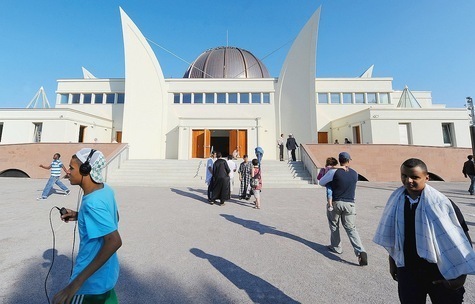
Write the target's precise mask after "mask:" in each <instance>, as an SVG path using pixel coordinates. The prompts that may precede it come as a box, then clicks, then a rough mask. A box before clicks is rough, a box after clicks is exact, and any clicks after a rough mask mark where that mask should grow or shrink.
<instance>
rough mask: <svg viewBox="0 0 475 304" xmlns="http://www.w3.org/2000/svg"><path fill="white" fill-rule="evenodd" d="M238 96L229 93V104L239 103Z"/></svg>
mask: <svg viewBox="0 0 475 304" xmlns="http://www.w3.org/2000/svg"><path fill="white" fill-rule="evenodd" d="M237 100H238V94H237V93H228V103H237Z"/></svg>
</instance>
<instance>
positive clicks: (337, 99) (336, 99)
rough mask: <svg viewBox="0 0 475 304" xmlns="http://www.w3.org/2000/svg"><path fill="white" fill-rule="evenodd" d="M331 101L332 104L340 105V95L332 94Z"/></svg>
mask: <svg viewBox="0 0 475 304" xmlns="http://www.w3.org/2000/svg"><path fill="white" fill-rule="evenodd" d="M330 100H331V103H340V93H331V94H330Z"/></svg>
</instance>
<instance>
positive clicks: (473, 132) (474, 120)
mask: <svg viewBox="0 0 475 304" xmlns="http://www.w3.org/2000/svg"><path fill="white" fill-rule="evenodd" d="M466 99H467V110H469V111H470V113H469V114H468V116H470V139H471V140H472V155H475V109H474V108H473V100H472V97H467V98H466Z"/></svg>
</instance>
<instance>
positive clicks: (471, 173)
mask: <svg viewBox="0 0 475 304" xmlns="http://www.w3.org/2000/svg"><path fill="white" fill-rule="evenodd" d="M467 158H468V160H467V161H466V162H465V163H464V164H463V169H462V173H463V175H464V176H465V178H467V177H469V178H470V187H469V188H468V192H470V195H473V187H474V184H475V163H474V162H473V156H472V155H469V156H467Z"/></svg>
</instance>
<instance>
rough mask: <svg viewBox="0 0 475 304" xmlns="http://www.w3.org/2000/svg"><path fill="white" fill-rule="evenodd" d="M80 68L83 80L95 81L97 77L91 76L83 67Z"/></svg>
mask: <svg viewBox="0 0 475 304" xmlns="http://www.w3.org/2000/svg"><path fill="white" fill-rule="evenodd" d="M81 68H82V75H83V77H84V79H96V78H97V77H96V76H94V75H92V73H91V72H89V71H88V70H86V68H85V67H81Z"/></svg>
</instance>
